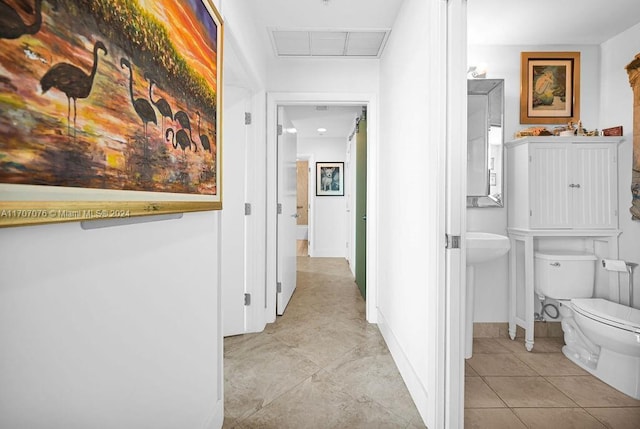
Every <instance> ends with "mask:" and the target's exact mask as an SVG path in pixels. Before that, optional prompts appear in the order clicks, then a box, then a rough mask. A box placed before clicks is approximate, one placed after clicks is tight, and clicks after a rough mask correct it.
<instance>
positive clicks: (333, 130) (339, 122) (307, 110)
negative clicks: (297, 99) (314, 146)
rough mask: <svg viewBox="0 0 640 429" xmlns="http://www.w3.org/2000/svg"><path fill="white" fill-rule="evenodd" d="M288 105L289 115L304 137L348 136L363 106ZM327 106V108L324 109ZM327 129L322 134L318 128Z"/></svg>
mask: <svg viewBox="0 0 640 429" xmlns="http://www.w3.org/2000/svg"><path fill="white" fill-rule="evenodd" d="M319 108H320V109H323V110H318V106H287V107H285V111H286V114H287V117H288V118H289V119H290V120H291V122H293V126H294V127H295V128H296V130H297V132H298V137H302V138H314V137H323V138H347V137H348V136H349V134H351V132H352V131H353V129H354V128H355V125H356V117H358V116H359V115H360V113H361V112H362V106H336V105H329V106H321V107H319ZM325 108H326V110H324V109H325ZM320 127H322V128H326V129H327V131H326V132H324V133H322V134H320V133H319V132H318V128H320Z"/></svg>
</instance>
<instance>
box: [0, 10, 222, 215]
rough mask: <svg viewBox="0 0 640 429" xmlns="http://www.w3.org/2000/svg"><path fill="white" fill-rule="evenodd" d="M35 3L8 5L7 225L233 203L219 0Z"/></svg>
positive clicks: (2, 95)
mask: <svg viewBox="0 0 640 429" xmlns="http://www.w3.org/2000/svg"><path fill="white" fill-rule="evenodd" d="M34 4H35V7H31V6H29V2H10V3H7V5H5V6H4V9H6V10H4V9H3V10H4V11H3V12H2V13H3V14H4V16H3V21H7V22H8V21H10V22H11V25H4V26H2V28H0V111H2V112H3V114H2V115H0V226H16V225H29V224H39V223H53V222H66V221H79V220H93V219H106V218H122V217H130V216H142V215H149V214H166V213H178V212H190V211H200V210H217V209H221V208H222V183H221V174H220V166H221V156H220V155H221V149H222V141H221V136H222V132H221V99H222V47H223V23H222V19H221V17H220V15H219V13H218V11H217V10H216V8H215V6H214V4H213V2H212V1H211V0H184V1H183V0H156V1H153V2H149V1H140V0H101V1H96V0H55V1H53V0H45V1H40V0H36V1H35V3H34ZM123 17H126V19H123Z"/></svg>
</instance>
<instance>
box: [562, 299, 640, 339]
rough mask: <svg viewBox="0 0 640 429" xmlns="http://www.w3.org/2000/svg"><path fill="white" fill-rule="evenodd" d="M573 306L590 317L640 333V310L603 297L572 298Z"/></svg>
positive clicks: (575, 309) (576, 310)
mask: <svg viewBox="0 0 640 429" xmlns="http://www.w3.org/2000/svg"><path fill="white" fill-rule="evenodd" d="M571 308H572V309H573V310H574V311H575V312H577V313H580V314H582V315H583V316H585V317H588V318H589V319H593V320H595V321H598V322H601V323H605V324H607V325H610V326H613V327H616V328H620V329H624V330H625V331H629V332H633V333H636V334H640V310H637V309H635V308H631V307H627V306H625V305H621V304H617V303H615V302H611V301H607V300H606V299H602V298H581V299H572V300H571Z"/></svg>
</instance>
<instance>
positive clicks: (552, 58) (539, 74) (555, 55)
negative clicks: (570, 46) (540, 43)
mask: <svg viewBox="0 0 640 429" xmlns="http://www.w3.org/2000/svg"><path fill="white" fill-rule="evenodd" d="M520 73H521V79H520V123H522V124H566V123H568V122H570V121H571V122H577V121H579V120H580V52H522V54H521V65H520Z"/></svg>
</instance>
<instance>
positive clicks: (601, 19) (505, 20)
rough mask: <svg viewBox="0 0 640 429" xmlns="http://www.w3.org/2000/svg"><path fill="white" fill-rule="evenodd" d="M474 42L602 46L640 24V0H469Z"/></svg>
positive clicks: (470, 42)
mask: <svg viewBox="0 0 640 429" xmlns="http://www.w3.org/2000/svg"><path fill="white" fill-rule="evenodd" d="M467 17H468V18H467V28H468V30H467V31H468V33H467V37H468V40H469V44H471V45H474V44H475V45H574V44H587V45H590V44H600V43H602V42H604V41H606V40H609V39H610V38H611V37H613V36H615V35H616V34H620V33H621V32H623V31H624V30H626V29H628V28H630V27H632V26H634V25H635V24H637V23H638V22H640V1H639V0H468V4H467Z"/></svg>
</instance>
